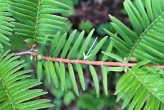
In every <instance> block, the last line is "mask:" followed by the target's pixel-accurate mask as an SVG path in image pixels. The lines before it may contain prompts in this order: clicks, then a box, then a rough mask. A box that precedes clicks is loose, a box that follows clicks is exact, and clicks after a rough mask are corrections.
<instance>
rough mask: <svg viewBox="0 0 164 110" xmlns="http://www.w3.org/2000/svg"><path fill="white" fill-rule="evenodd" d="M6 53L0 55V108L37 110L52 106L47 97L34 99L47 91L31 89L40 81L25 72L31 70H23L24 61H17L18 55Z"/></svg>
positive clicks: (5, 109)
mask: <svg viewBox="0 0 164 110" xmlns="http://www.w3.org/2000/svg"><path fill="white" fill-rule="evenodd" d="M7 53H8V52H6V53H3V54H1V55H0V109H1V110H38V109H43V108H49V107H53V106H54V105H52V104H50V103H49V102H50V100H48V99H34V98H36V97H38V96H41V95H44V94H46V93H47V92H44V91H43V90H42V89H32V88H33V87H34V86H37V85H40V84H41V82H39V81H37V80H36V79H32V78H31V76H30V75H28V74H27V73H29V72H31V70H23V68H24V67H25V66H26V63H24V61H18V60H17V59H18V58H19V56H13V54H10V55H7Z"/></svg>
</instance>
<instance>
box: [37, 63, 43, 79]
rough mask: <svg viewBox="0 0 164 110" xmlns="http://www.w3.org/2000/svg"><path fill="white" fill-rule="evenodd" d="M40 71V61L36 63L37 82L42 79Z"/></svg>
mask: <svg viewBox="0 0 164 110" xmlns="http://www.w3.org/2000/svg"><path fill="white" fill-rule="evenodd" d="M42 70H43V67H42V61H38V64H37V78H38V80H39V81H41V80H42V78H43V76H42Z"/></svg>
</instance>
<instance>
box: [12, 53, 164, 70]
mask: <svg viewBox="0 0 164 110" xmlns="http://www.w3.org/2000/svg"><path fill="white" fill-rule="evenodd" d="M14 54H15V55H32V56H33V57H37V56H38V55H39V54H38V52H35V51H34V50H29V51H24V52H18V53H14ZM41 57H42V59H44V60H49V61H54V62H63V63H79V64H87V65H104V66H117V67H132V66H135V65H136V63H125V62H103V61H89V60H73V59H64V58H52V57H48V56H41ZM147 66H151V67H157V68H161V69H164V66H156V65H147Z"/></svg>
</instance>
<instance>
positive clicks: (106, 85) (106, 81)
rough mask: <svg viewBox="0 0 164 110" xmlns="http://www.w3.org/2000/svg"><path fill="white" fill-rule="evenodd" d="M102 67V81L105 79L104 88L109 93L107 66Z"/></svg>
mask: <svg viewBox="0 0 164 110" xmlns="http://www.w3.org/2000/svg"><path fill="white" fill-rule="evenodd" d="M101 69H102V81H103V86H104V90H105V94H106V95H108V79H107V78H108V76H107V74H108V73H107V67H105V66H103V65H102V66H101Z"/></svg>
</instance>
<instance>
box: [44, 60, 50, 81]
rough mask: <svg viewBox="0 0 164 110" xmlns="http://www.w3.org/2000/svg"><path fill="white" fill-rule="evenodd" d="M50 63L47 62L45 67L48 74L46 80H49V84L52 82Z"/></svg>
mask: <svg viewBox="0 0 164 110" xmlns="http://www.w3.org/2000/svg"><path fill="white" fill-rule="evenodd" d="M48 62H49V61H45V63H44V67H45V72H46V79H47V81H48V83H49V84H50V82H51V74H50V68H49V65H48Z"/></svg>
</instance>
